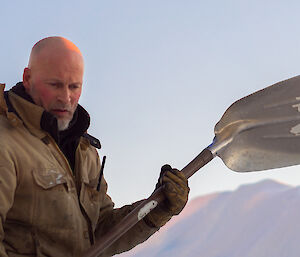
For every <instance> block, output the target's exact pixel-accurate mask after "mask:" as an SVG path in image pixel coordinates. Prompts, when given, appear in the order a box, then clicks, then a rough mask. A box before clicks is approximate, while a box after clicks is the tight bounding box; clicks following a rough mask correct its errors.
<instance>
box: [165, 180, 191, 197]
mask: <svg viewBox="0 0 300 257" xmlns="http://www.w3.org/2000/svg"><path fill="white" fill-rule="evenodd" d="M163 183H164V184H163V185H164V186H165V188H164V191H165V193H167V194H168V193H176V194H181V195H183V194H187V193H188V192H189V187H188V186H187V185H186V184H185V183H182V182H181V183H178V182H175V181H174V180H173V179H170V178H169V177H166V176H165V177H164V178H163Z"/></svg>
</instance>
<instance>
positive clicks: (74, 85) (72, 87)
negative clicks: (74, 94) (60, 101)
mask: <svg viewBox="0 0 300 257" xmlns="http://www.w3.org/2000/svg"><path fill="white" fill-rule="evenodd" d="M78 88H80V85H79V84H71V85H70V89H72V90H75V89H78Z"/></svg>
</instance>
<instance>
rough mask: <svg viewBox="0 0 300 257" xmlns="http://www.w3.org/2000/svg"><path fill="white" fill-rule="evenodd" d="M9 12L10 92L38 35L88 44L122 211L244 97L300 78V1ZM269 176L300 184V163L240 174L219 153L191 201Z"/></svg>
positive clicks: (10, 6)
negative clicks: (290, 79) (279, 83)
mask: <svg viewBox="0 0 300 257" xmlns="http://www.w3.org/2000/svg"><path fill="white" fill-rule="evenodd" d="M0 10H1V24H0V35H1V41H0V45H1V48H0V60H1V62H0V82H1V83H6V89H9V88H11V87H12V86H13V85H15V84H16V83H17V82H18V81H21V80H22V72H23V69H24V67H26V65H27V62H28V57H29V54H30V50H31V48H32V46H33V45H34V44H35V43H36V42H37V41H38V40H40V39H42V38H44V37H48V36H63V37H66V38H68V39H70V40H71V41H73V42H74V43H75V44H76V45H77V46H78V47H79V48H80V49H81V51H82V53H83V56H84V60H85V75H84V85H83V93H82V96H81V99H80V104H81V105H82V106H83V107H84V108H85V109H86V110H87V111H88V112H89V113H90V115H91V126H90V128H89V133H90V134H91V135H93V136H95V137H97V138H99V140H100V141H101V144H102V149H101V150H100V151H99V155H100V156H101V157H102V156H103V155H106V156H107V159H106V165H105V169H104V176H105V178H106V180H107V182H108V184H109V191H108V192H109V194H110V196H111V197H112V199H113V200H114V202H115V204H116V207H120V206H122V205H124V204H130V203H132V202H134V201H136V200H139V199H142V198H146V197H148V196H149V195H150V194H151V193H152V191H153V190H154V187H155V184H156V181H157V178H158V176H159V172H160V167H161V166H162V165H163V164H165V163H169V164H170V165H172V166H173V167H176V168H178V169H182V168H183V167H184V166H185V165H186V164H187V163H188V162H189V161H191V160H192V159H193V158H194V157H195V156H196V155H198V153H200V152H201V151H202V150H203V149H204V148H205V147H207V146H208V145H210V144H211V142H212V140H213V137H214V126H215V124H216V123H217V122H218V121H219V119H220V118H221V116H222V114H223V113H224V111H225V110H226V109H227V108H228V107H229V106H230V105H231V104H232V103H233V102H234V101H236V100H238V99H240V98H242V97H244V96H246V95H249V94H251V93H253V92H255V91H257V90H259V89H262V88H264V87H266V86H269V85H272V84H274V83H276V82H279V81H281V80H285V79H288V78H290V77H293V76H296V75H299V70H300V48H299V47H300V33H299V24H300V16H299V10H300V2H299V1H293V0H290V1H283V0H282V1H279V0H272V1H271V0H264V1H262V0H251V1H250V0H248V1H245V0H228V1H222V0H212V1H201V0H187V1H179V0H172V1H171V0H165V1H161V0H160V1H158V0H152V1H145V0H110V1H102V0H94V1H89V0H87V1H78V0H72V1H69V0H65V1H58V0H52V1H34V0H27V1H21V0H15V1H5V0H0ZM299 158H300V157H299ZM263 179H274V180H277V181H281V182H282V183H287V184H291V185H299V184H300V167H298V166H295V167H289V168H283V169H278V170H273V171H264V172H252V173H236V172H233V171H231V170H229V169H228V168H227V167H226V166H225V165H224V164H223V162H222V160H221V159H219V158H215V159H214V160H212V161H211V162H210V163H209V164H208V165H206V166H205V167H203V168H202V169H201V170H200V171H199V172H197V173H196V174H195V175H194V176H193V177H192V178H190V180H189V185H190V188H191V192H190V198H194V197H196V196H200V195H205V194H209V193H211V192H216V191H225V190H234V189H236V188H237V187H238V186H240V185H242V184H247V183H253V182H256V181H260V180H263Z"/></svg>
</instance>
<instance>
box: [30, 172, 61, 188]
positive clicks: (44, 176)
mask: <svg viewBox="0 0 300 257" xmlns="http://www.w3.org/2000/svg"><path fill="white" fill-rule="evenodd" d="M33 178H34V180H35V182H36V184H37V185H39V186H40V187H42V188H44V189H50V188H52V187H55V186H57V185H60V184H67V179H66V176H65V175H64V174H62V173H60V172H59V171H57V170H55V169H51V168H49V169H39V170H33Z"/></svg>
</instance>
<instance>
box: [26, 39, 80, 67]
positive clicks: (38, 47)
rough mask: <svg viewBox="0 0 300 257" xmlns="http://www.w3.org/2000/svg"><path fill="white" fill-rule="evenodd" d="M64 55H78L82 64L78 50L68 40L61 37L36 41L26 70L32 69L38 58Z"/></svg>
mask: <svg viewBox="0 0 300 257" xmlns="http://www.w3.org/2000/svg"><path fill="white" fill-rule="evenodd" d="M61 54H62V55H66V54H75V55H78V56H79V57H80V58H81V59H82V62H83V57H82V54H81V52H80V50H79V48H78V47H77V46H76V45H75V44H74V43H73V42H71V41H70V40H68V39H66V38H63V37H47V38H44V39H41V40H40V41H38V42H37V43H36V44H35V45H34V46H33V48H32V50H31V53H30V57H29V62H28V68H32V67H33V66H34V65H36V63H37V62H38V61H39V58H43V57H45V56H49V55H51V56H52V55H61Z"/></svg>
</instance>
